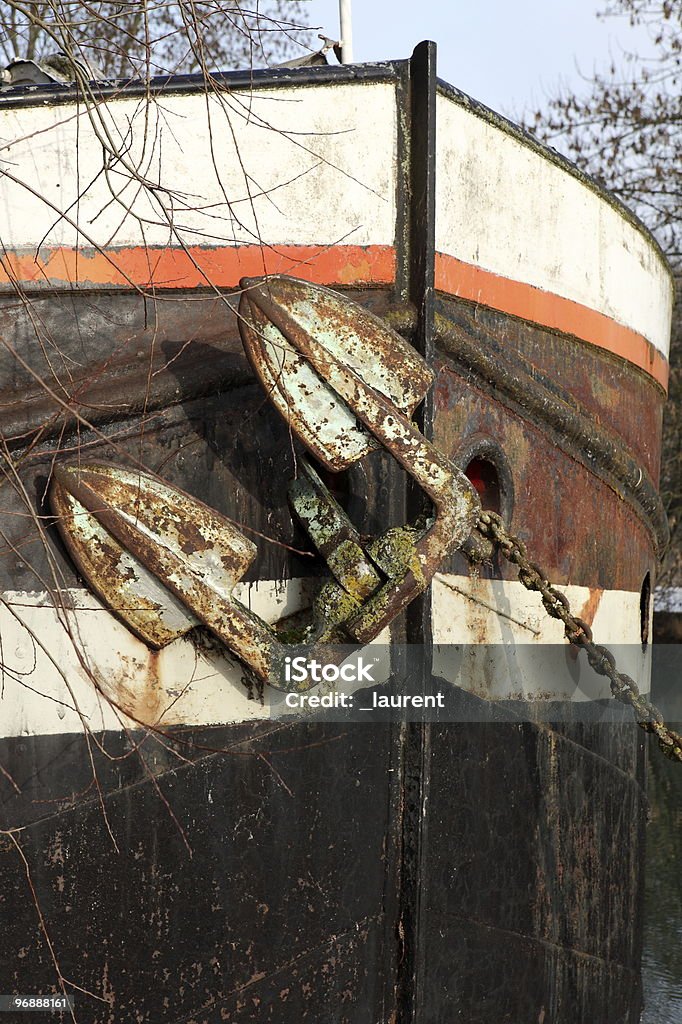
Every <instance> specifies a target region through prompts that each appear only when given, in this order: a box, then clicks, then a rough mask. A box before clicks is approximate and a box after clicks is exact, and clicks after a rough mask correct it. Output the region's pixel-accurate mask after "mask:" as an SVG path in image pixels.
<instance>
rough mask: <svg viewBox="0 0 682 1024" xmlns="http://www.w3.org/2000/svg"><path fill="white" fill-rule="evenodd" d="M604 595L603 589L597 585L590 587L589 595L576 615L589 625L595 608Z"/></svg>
mask: <svg viewBox="0 0 682 1024" xmlns="http://www.w3.org/2000/svg"><path fill="white" fill-rule="evenodd" d="M603 596H604V591H603V590H601V589H600V588H599V587H590V596H589V597H588V598H587V600H586V601H585V603H584V604H583V606H582V608H581V609H580V611H579V612H578V617H579V618H581V619H582V620H583V622H586V623H587V625H588V626H591V625H592V623H593V622H594V617H595V615H596V614H597V609H598V608H599V604H600V602H601V599H602V597H603Z"/></svg>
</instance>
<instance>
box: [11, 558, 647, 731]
mask: <svg viewBox="0 0 682 1024" xmlns="http://www.w3.org/2000/svg"><path fill="white" fill-rule="evenodd" d="M315 589H316V583H315V581H314V580H312V581H310V580H291V581H289V582H287V583H281V582H275V581H266V582H259V583H250V584H249V583H241V584H238V585H237V587H236V588H235V596H236V597H237V598H238V599H239V600H240V601H242V603H243V604H245V605H247V606H248V607H250V608H251V609H252V610H253V611H255V612H256V613H257V614H259V615H261V616H262V617H263V618H265V619H266V620H267V621H269V622H274V621H276V620H278V619H280V618H283V617H285V616H287V615H290V614H293V613H294V612H296V611H298V610H300V609H302V608H305V607H308V606H309V604H310V599H311V595H312V593H313V592H314V590H315ZM561 589H563V590H564V592H565V593H566V594H567V596H568V598H569V600H570V601H571V604H572V607H573V608H574V610H575V611H576V612H577V613H578V614H580V612H581V610H583V609H584V607H585V605H586V603H587V602H588V601H589V600H590V597H592V601H593V603H596V602H595V594H594V592H592V593H591V592H590V590H588V588H586V587H567V588H561ZM432 593H433V598H432V605H433V608H432V610H433V629H434V642H435V643H436V644H437V645H441V648H442V649H441V650H440V651H437V653H436V660H435V668H436V672H437V673H438V674H440V675H442V676H443V677H444V678H446V679H448V680H450V681H451V682H454V683H456V684H457V685H458V686H461V687H463V688H465V689H467V690H469V691H471V692H474V693H477V694H479V695H481V696H485V697H487V698H490V699H501V698H504V697H510V696H514V697H518V696H520V695H522V696H524V697H525V698H527V699H531V700H532V699H550V698H558V697H563V698H569V699H573V700H587V699H595V698H601V697H605V698H606V697H609V690H608V684H607V683H606V682H605V681H599V682H598V685H597V686H596V687H595V685H594V683H593V681H592V682H590V681H586V680H587V678H588V674H587V673H586V671H585V662H584V658H583V657H582V656H580V658H574V657H573V653H572V652H571V650H570V649H569V647H568V645H567V644H566V642H565V641H564V639H563V634H562V630H561V626H560V624H559V623H558V622H556V620H553V619H550V618H549V617H548V616H547V615H546V613H545V612H544V610H543V608H542V606H541V604H540V600H539V598H538V595H537V594H532V593H530V592H529V591H527V590H526V589H525V588H524V587H523V586H522V585H521V584H520V583H517V582H500V581H489V580H474V579H471V578H469V577H466V576H452V575H449V574H441V573H439V574H437V576H436V577H435V579H434V583H433V591H432ZM63 597H64V607H63V608H62V609H60V610H59V611H56V610H55V609H54V608H53V607H52V606H51V604H50V602H49V598H48V596H47V595H46V594H36V593H19V592H10V593H5V594H4V595H3V603H2V604H1V605H0V635H1V636H2V660H3V664H4V671H3V673H2V680H1V687H0V735H1V736H24V735H49V734H61V733H79V732H82V731H83V730H84V729H85V728H88V729H90V730H92V731H94V732H97V731H100V730H103V729H114V730H119V729H121V728H122V727H123V726H124V725H125V726H126V727H128V728H136V727H137V728H139V727H140V724H151V725H154V726H158V727H160V728H163V727H165V726H171V725H177V724H184V725H190V726H192V725H195V726H197V725H222V724H231V723H236V722H246V721H257V720H263V719H267V718H269V717H270V715H271V712H272V710H273V709H275V708H276V707H279V708H280V711H279V713H280V714H281V704H282V702H283V700H284V695H283V694H282V693H280V692H278V691H275V690H272V689H270V688H266V692H265V703H264V705H263V706H261V704H260V703H259V702H258V701H257V700H249V699H248V693H247V690H246V688H245V686H244V684H243V682H242V669H241V667H240V665H239V664H238V663H237V662H233V661H231V660H230V659H229V658H228V657H226V656H225V655H224V653H223V650H224V649H223V648H222V647H221V646H220V644H219V643H218V642H216V643H215V645H213V646H203V647H201V648H197V647H196V646H195V644H194V643H193V642H192V640H191V639H190V638H187V637H183V638H180V639H178V640H176V641H174V642H173V643H171V644H169V645H168V646H167V647H166V648H164V649H163V650H162V651H160V652H159V653H158V654H152V653H151V652H150V651H149V649H148V648H147V647H146V645H145V644H143V643H142V642H141V641H139V640H137V639H136V638H135V637H134V636H133V635H132V634H131V633H130V632H129V631H128V630H127V629H126V628H125V627H124V626H123V625H121V624H120V623H119V622H118V621H117V620H116V619H115V618H114V617H113V616H112V615H111V614H110V613H109V612H107V611H106V610H104V608H103V607H102V606H101V605H100V603H99V602H98V601H97V599H96V598H95V597H93V596H92V595H91V594H89V593H88V591H85V590H70V591H67V592H65V593H64V595H63ZM596 600H597V601H598V604H597V610H596V615H595V619H594V632H595V636H596V637H597V639H598V641H599V642H603V643H606V644H612V645H617V655H618V660H619V667H622V668H623V670H624V671H626V672H628V673H629V674H630V675H631V676H633V678H634V679H636V680H637V681H638V682H639V684H640V686H641V687H642V689H644V690H646V689H648V680H649V657H648V655H645V654H643V653H642V651H641V645H640V643H639V595H638V594H635V593H630V592H625V591H604V592H596ZM389 642H390V634H389V631H388V630H386V631H384V632H383V633H382V635H381V636H380V637H377V639H376V640H375V641H374V644H375V645H378V647H377V651H379V653H380V654H382V655H383V656H384V657H385V654H386V648H385V647H384V648H383V649H382V647H381V645H382V644H383V645H385V644H388V643H389ZM493 645H497V650H496V651H495V649H494V648H493ZM625 645H627V646H625ZM445 646H446V647H447V649H445ZM557 651H560V653H561V664H562V665H563V666H564V667H565V669H566V671H565V673H564V676H563V677H561V676H560V675H559V674H558V673H557ZM375 653H376V651H375ZM370 660H371V659H370ZM621 662H622V665H621ZM387 671H388V669H387V668H386V667H385V666H384V668H382V669H379V670H378V672H377V673H375V675H374V678H375V680H376V681H377V682H380V681H382V679H384V678H386V675H387ZM519 679H521V683H519ZM323 690H324V687H323V688H322V691H323ZM112 702H113V703H112ZM115 705H118V709H117V707H116V706H115Z"/></svg>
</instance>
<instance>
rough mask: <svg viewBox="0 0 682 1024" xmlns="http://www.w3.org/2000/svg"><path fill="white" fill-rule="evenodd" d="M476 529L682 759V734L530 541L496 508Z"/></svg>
mask: <svg viewBox="0 0 682 1024" xmlns="http://www.w3.org/2000/svg"><path fill="white" fill-rule="evenodd" d="M476 530H477V532H478V533H479V534H480V535H481V536H482V537H484V538H485V539H486V540H488V541H490V542H492V543H493V544H494V545H495V547H496V548H498V550H499V551H500V552H501V554H502V555H503V556H504V558H506V559H507V561H508V562H511V563H512V564H513V565H515V566H516V567H517V569H518V571H519V580H520V582H521V583H523V585H524V587H526V588H527V589H528V590H536V591H538V592H539V593H540V595H541V597H542V603H543V605H544V607H545V610H546V611H547V613H548V614H549V615H551V616H552V618H555V619H560V620H561V622H563V624H564V632H565V635H566V639H567V640H568V641H569V643H572V644H574V645H575V646H576V647H579V648H582V649H583V650H584V651H585V653H586V654H587V660H588V661H589V663H590V665H591V666H592V668H593V669H594V671H595V672H597V673H598V674H599V675H601V676H607V677H608V679H609V681H610V684H611V693H612V694H613V696H614V697H615V698H616V700H619V701H620V702H621V703H622V704H629V705H630V707H631V708H632V709H633V711H634V714H635V718H636V720H637V724H638V725H639V726H640V727H641V728H642V729H644V730H645V732H651V733H653V734H654V735H655V736H656V738H657V740H658V745H659V747H660V748H661V750H662V751H663V753H664V754H665V756H666V757H668V758H670V759H671V760H673V761H682V736H680V734H679V733H677V732H675V731H674V730H673V729H670V728H669V727H668V726H667V725H666V724H665V722H664V720H663V716H662V715H661V712H660V711H659V710H658V708H657V707H656V706H655V705H654V704H652V703H651V701H649V700H647V698H646V697H645V696H644V695H643V694H641V693H640V692H639V688H638V686H637V684H636V683H635V681H634V679H631V678H630V676H628V675H626V674H625V673H624V672H619V671H618V669H617V667H616V659H615V658H614V656H613V654H612V652H611V651H610V650H609V649H608V647H603V646H602V645H601V644H596V643H595V642H594V640H593V638H592V630H591V629H590V627H589V626H588V624H587V623H586V622H583V620H582V619H580V618H579V617H578V616H577V615H574V614H573V613H572V612H571V607H570V605H569V602H568V599H567V598H566V596H565V595H564V594H562V593H561V591H559V590H557V589H556V587H553V586H552V584H551V583H550V582H549V581H548V579H547V577H546V575H545V573H544V572H543V571H542V569H540V568H539V566H537V565H535V563H534V562H531V560H530V559H529V558H528V552H527V550H526V545H525V544H524V543H523V541H522V540H521V539H520V538H519V537H515V536H514V535H513V534H511V533H509V532H508V530H507V528H506V526H505V524H504V521H503V520H502V518H501V516H499V515H497V513H496V512H481V514H480V515H479V517H478V520H477V523H476Z"/></svg>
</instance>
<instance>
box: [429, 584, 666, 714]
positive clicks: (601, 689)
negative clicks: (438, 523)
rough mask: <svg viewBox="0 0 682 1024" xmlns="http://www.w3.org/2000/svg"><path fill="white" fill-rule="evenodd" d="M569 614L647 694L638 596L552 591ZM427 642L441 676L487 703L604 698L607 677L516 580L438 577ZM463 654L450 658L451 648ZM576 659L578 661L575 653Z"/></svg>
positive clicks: (563, 589) (647, 675) (647, 669)
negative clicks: (586, 625)
mask: <svg viewBox="0 0 682 1024" xmlns="http://www.w3.org/2000/svg"><path fill="white" fill-rule="evenodd" d="M557 589H558V590H560V591H561V592H562V593H564V594H565V595H566V597H567V598H568V601H569V603H570V606H571V610H572V611H573V612H574V614H576V615H578V616H580V617H587V620H588V621H589V618H590V615H591V612H589V611H588V610H587V609H588V608H591V609H592V612H593V613H594V619H593V620H592V622H591V625H592V631H593V633H594V637H595V641H596V642H597V643H600V644H604V645H606V646H611V647H613V648H614V653H615V655H616V661H617V663H618V668H619V670H620V671H623V672H626V673H627V674H628V675H630V676H632V678H633V679H634V680H635V681H636V682H637V684H638V686H639V687H640V689H642V690H643V691H648V689H649V684H650V672H651V664H650V662H651V654H650V649H647V650H646V651H642V645H641V635H640V630H641V624H640V595H639V593H636V592H634V591H627V590H590V589H589V588H588V587H578V586H568V587H557ZM431 607H432V616H433V642H434V644H438V645H441V646H442V648H443V650H442V651H441V653H440V655H436V658H435V667H436V670H437V672H438V673H439V674H442V675H443V676H444V678H446V679H449V680H450V681H451V682H456V683H457V685H458V686H461V687H463V688H464V689H466V690H468V691H470V692H472V693H476V694H478V695H479V696H482V697H486V698H487V699H490V700H498V699H502V698H507V697H519V696H521V697H524V698H526V699H529V700H534V699H535V700H537V699H542V700H549V699H571V700H577V701H584V700H596V699H606V698H609V697H610V696H611V691H610V689H609V682H608V679H606V678H604V677H596V676H595V675H594V673H593V672H592V671H591V670H590V668H589V666H588V664H587V659H586V658H585V656H584V654H580V653H579V652H577V650H576V649H575V648H573V649H572V648H571V647H570V645H569V644H568V643H567V642H566V640H565V638H564V629H563V625H562V623H561V622H560V621H559V620H558V619H553V618H550V616H549V615H548V614H547V612H546V611H545V609H544V608H543V605H542V600H541V598H540V595H539V594H538V593H537V592H534V591H530V590H527V589H526V588H525V587H524V586H523V584H522V583H519V582H518V581H516V580H512V581H508V580H484V579H475V578H473V577H469V576H455V575H452V574H449V573H437V574H436V576H435V577H434V580H433V589H432V603H431ZM455 647H458V648H460V649H461V651H462V652H463V653H462V654H461V656H460V655H457V656H455V653H454V648H455ZM576 655H577V656H576Z"/></svg>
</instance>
